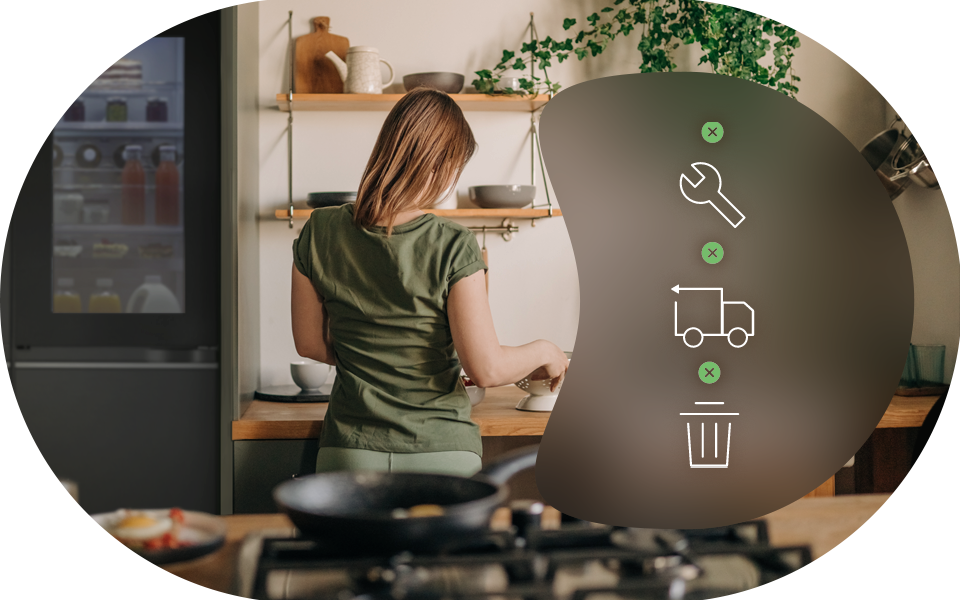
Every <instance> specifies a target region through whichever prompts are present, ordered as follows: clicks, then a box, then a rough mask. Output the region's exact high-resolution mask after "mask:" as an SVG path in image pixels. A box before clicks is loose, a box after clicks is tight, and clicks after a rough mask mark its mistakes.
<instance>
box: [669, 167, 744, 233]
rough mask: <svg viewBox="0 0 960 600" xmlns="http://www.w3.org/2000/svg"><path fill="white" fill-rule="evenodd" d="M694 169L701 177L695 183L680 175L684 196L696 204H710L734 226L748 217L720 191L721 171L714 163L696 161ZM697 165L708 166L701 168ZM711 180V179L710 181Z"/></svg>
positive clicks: (681, 191)
mask: <svg viewBox="0 0 960 600" xmlns="http://www.w3.org/2000/svg"><path fill="white" fill-rule="evenodd" d="M690 166H691V167H693V170H694V171H696V172H697V175H699V176H700V179H699V180H698V181H697V182H696V183H693V181H691V179H689V178H687V176H686V175H684V174H681V175H680V193H681V194H683V197H684V198H686V199H687V200H689V201H690V202H693V203H694V204H709V205H710V206H712V207H713V208H715V209H716V210H717V212H718V213H720V216H722V217H723V218H724V219H726V220H727V223H730V224H731V225H733V227H734V228H736V227H737V225H739V224H740V223H743V220H744V219H746V217H745V216H743V213H742V212H740V210H739V209H738V208H737V207H736V206H734V205H733V203H732V202H730V201H729V200H727V197H726V196H724V195H723V193H721V192H720V185H721V183H722V182H721V180H720V171H717V168H716V167H714V166H713V165H711V164H709V163H705V162H695V163H693V164H692V165H690ZM697 167H706V168H704V169H703V170H700V169H699V168H697ZM708 180H709V181H708Z"/></svg>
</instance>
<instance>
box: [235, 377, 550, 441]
mask: <svg viewBox="0 0 960 600" xmlns="http://www.w3.org/2000/svg"><path fill="white" fill-rule="evenodd" d="M526 395H527V393H526V392H524V391H523V390H521V389H519V388H517V387H516V386H513V385H506V386H503V387H497V388H490V389H488V390H487V394H486V396H485V397H484V399H483V402H481V403H480V404H478V405H477V406H475V407H473V414H472V415H471V418H472V419H473V421H474V422H475V423H476V424H477V425H479V426H480V435H482V436H484V437H517V436H541V435H543V430H544V429H545V428H546V426H547V419H549V418H550V413H548V412H527V411H522V410H517V409H516V406H517V402H519V401H520V400H521V399H522V398H523V397H524V396H526ZM326 414H327V403H326V402H318V403H294V402H264V401H262V400H254V401H253V402H251V403H250V406H249V408H247V410H246V412H244V413H243V416H242V417H240V420H238V421H234V422H233V440H234V441H237V440H303V439H315V438H316V437H317V436H319V435H320V426H321V425H322V424H323V417H324V416H325V415H326Z"/></svg>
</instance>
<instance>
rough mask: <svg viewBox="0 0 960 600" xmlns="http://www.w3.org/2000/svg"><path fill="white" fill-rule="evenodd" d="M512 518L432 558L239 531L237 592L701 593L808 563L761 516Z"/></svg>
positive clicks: (523, 508)
mask: <svg viewBox="0 0 960 600" xmlns="http://www.w3.org/2000/svg"><path fill="white" fill-rule="evenodd" d="M513 508H514V511H513V525H512V526H511V527H510V528H509V530H506V531H488V532H485V533H484V534H482V535H480V536H477V537H476V538H473V539H466V540H462V541H460V542H458V543H457V544H455V545H451V546H450V547H448V548H446V549H444V550H443V551H442V552H441V553H439V554H436V555H430V556H424V555H413V554H410V553H401V554H397V555H393V556H373V555H366V554H362V553H361V554H356V553H354V554H347V553H344V552H342V551H339V550H338V549H336V548H331V547H327V546H325V545H324V543H323V541H322V540H314V539H308V538H302V537H269V536H267V537H263V536H255V537H251V538H248V539H247V540H246V541H245V543H244V546H243V548H242V549H241V553H240V563H241V564H240V565H239V567H240V568H239V569H238V573H240V577H241V581H240V582H239V584H238V590H237V593H238V594H239V595H241V596H244V597H248V598H256V599H258V600H441V599H448V598H449V599H455V598H463V599H468V598H469V599H483V598H492V599H496V600H503V599H513V598H516V599H518V600H519V599H544V600H546V599H561V600H614V599H617V598H630V599H644V600H645V599H654V598H656V599H665V600H701V599H706V598H716V597H719V596H725V595H728V594H733V593H736V592H740V591H743V590H746V589H750V588H754V587H757V586H760V585H762V584H764V583H767V582H769V581H773V580H774V579H778V578H780V577H783V576H784V575H786V574H788V573H791V572H793V571H796V570H797V569H799V568H801V567H803V566H804V565H806V564H808V563H809V562H810V560H811V557H810V549H809V548H808V547H786V548H784V547H780V548H775V547H772V546H770V544H769V542H768V537H767V528H766V524H765V523H764V522H763V521H751V522H748V523H742V524H738V525H731V526H729V527H721V528H716V529H699V530H656V529H626V528H615V527H608V526H600V525H594V524H590V523H585V522H582V521H575V520H573V519H567V518H564V520H563V521H562V522H561V523H560V525H559V528H553V529H547V528H542V527H541V526H540V519H539V514H540V511H542V505H539V506H538V503H529V502H526V503H521V505H520V506H519V507H518V506H516V505H515V506H514V507H513Z"/></svg>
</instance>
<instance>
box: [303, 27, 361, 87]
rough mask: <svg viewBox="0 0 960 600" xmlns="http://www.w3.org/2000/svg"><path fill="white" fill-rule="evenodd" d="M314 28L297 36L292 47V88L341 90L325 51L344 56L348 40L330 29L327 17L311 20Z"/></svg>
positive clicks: (338, 77) (338, 76) (336, 75)
mask: <svg viewBox="0 0 960 600" xmlns="http://www.w3.org/2000/svg"><path fill="white" fill-rule="evenodd" d="M313 24H314V25H315V26H316V31H314V32H313V33H308V34H307V35H302V36H300V37H298V38H297V43H296V46H295V48H294V63H293V64H294V68H293V72H294V75H293V86H294V87H293V89H294V91H295V92H296V93H298V94H342V93H343V80H342V79H340V74H339V73H337V69H336V67H334V66H333V62H331V61H330V59H329V58H327V57H326V56H325V55H326V54H327V52H329V51H331V50H333V53H334V54H336V55H337V56H339V57H340V58H341V59H342V60H346V59H347V48H349V47H350V40H348V39H347V38H345V37H343V36H342V35H334V34H332V33H330V17H316V18H315V19H314V20H313Z"/></svg>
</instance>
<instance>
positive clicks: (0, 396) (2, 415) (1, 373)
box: [0, 365, 10, 473]
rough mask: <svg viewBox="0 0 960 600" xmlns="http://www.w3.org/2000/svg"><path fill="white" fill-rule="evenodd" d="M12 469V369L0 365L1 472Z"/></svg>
mask: <svg viewBox="0 0 960 600" xmlns="http://www.w3.org/2000/svg"><path fill="white" fill-rule="evenodd" d="M9 471H10V369H8V368H6V367H3V366H2V365H0V473H7V472H9Z"/></svg>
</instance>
